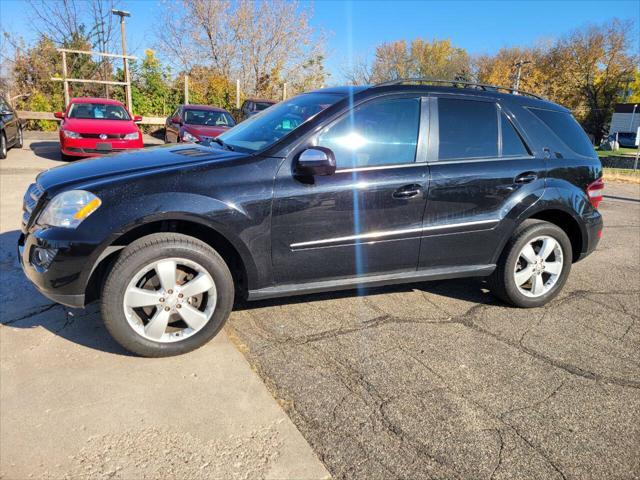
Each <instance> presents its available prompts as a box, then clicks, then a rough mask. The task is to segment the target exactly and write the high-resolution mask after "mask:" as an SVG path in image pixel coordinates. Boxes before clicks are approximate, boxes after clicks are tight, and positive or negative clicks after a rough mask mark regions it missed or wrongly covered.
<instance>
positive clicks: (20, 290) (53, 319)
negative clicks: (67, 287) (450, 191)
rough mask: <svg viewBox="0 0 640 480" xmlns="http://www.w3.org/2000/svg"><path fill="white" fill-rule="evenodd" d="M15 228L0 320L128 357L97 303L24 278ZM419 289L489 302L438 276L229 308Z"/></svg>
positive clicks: (478, 291)
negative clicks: (81, 304)
mask: <svg viewBox="0 0 640 480" xmlns="http://www.w3.org/2000/svg"><path fill="white" fill-rule="evenodd" d="M19 236H20V232H19V231H18V230H12V231H9V232H4V233H2V234H0V271H1V273H2V275H0V298H2V302H0V324H2V325H4V326H8V327H12V328H19V329H33V328H38V327H41V328H44V329H46V330H48V331H49V332H51V333H53V334H54V335H56V336H59V337H61V338H64V339H65V340H67V341H70V342H73V343H76V344H79V345H82V346H85V347H88V348H92V349H95V350H100V351H103V352H107V353H113V354H117V355H127V356H131V355H132V354H130V353H129V352H127V351H126V350H125V349H124V348H122V347H120V345H118V344H117V343H116V342H115V341H114V340H113V339H112V338H111V336H110V335H109V332H108V331H107V330H106V328H105V327H104V324H103V322H102V319H101V316H100V307H99V302H93V303H91V304H89V305H88V306H87V307H86V308H85V309H73V308H69V307H65V306H63V305H60V304H57V303H55V302H52V301H51V300H49V299H48V298H46V297H44V296H43V295H42V294H41V293H40V292H38V291H37V289H36V288H35V287H34V286H33V284H32V283H31V282H30V281H29V280H28V279H27V278H26V276H25V275H24V273H23V272H22V269H21V268H20V264H19V261H18V255H17V243H18V238H19ZM415 290H419V291H423V292H426V293H431V294H435V295H440V296H443V297H450V298H456V299H460V300H464V301H468V302H473V303H492V302H494V301H495V300H494V298H493V296H492V295H491V294H490V293H489V292H488V290H487V287H486V282H485V281H484V280H483V279H479V278H466V279H456V280H439V281H432V282H421V283H414V284H404V285H389V286H383V287H375V288H361V289H353V290H342V291H338V292H326V293H315V294H309V295H300V296H295V297H285V298H275V299H269V300H259V301H253V302H248V301H246V300H238V301H236V304H235V305H234V309H235V310H254V309H259V308H265V307H273V306H286V305H294V304H300V303H307V302H318V301H324V300H336V299H344V298H353V297H359V296H368V297H372V296H377V295H387V294H392V293H402V292H411V291H415Z"/></svg>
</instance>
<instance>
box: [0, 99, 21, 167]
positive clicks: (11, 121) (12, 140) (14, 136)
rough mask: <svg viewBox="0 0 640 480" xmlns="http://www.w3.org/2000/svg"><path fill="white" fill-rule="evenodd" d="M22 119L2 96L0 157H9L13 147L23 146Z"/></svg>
mask: <svg viewBox="0 0 640 480" xmlns="http://www.w3.org/2000/svg"><path fill="white" fill-rule="evenodd" d="M22 129H23V125H22V121H21V120H20V119H19V118H18V114H17V113H16V111H15V110H14V109H13V108H11V105H9V102H7V101H6V100H5V98H4V97H0V159H4V158H7V151H8V150H9V149H10V148H11V147H16V148H22V144H23V143H24V140H23V136H22Z"/></svg>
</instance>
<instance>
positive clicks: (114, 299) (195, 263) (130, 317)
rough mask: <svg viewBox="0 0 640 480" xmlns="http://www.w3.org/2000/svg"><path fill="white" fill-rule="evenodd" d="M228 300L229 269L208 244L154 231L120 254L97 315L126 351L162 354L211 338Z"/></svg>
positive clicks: (225, 314)
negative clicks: (100, 316)
mask: <svg viewBox="0 0 640 480" xmlns="http://www.w3.org/2000/svg"><path fill="white" fill-rule="evenodd" d="M233 300H234V284H233V279H232V276H231V272H230V271H229V268H228V267H227V264H226V263H225V261H224V260H223V259H222V257H221V256H220V255H219V254H218V253H217V252H216V251H215V250H214V249H213V248H211V247H210V246H209V245H207V244H206V243H204V242H202V241H200V240H197V239H195V238H193V237H189V236H186V235H181V234H176V233H157V234H152V235H148V236H146V237H143V238H141V239H139V240H136V241H135V242H133V243H132V244H131V245H129V246H128V247H126V248H125V249H124V251H123V252H122V254H121V255H120V257H119V259H118V261H117V262H116V264H115V265H114V267H113V269H112V270H111V272H110V273H109V275H108V276H107V279H106V281H105V284H104V287H103V290H102V318H103V320H104V323H105V326H106V328H107V330H108V331H109V333H111V335H112V336H113V338H114V339H115V340H116V341H117V342H118V343H119V344H120V345H122V346H123V347H124V348H126V349H127V350H129V351H131V352H133V353H136V354H138V355H142V356H145V357H165V356H171V355H179V354H182V353H186V352H189V351H191V350H194V349H196V348H198V347H201V346H202V345H204V344H205V343H207V342H208V341H209V340H210V339H211V338H213V337H214V336H215V335H216V334H217V333H218V332H219V331H220V329H221V328H222V327H223V325H224V323H225V322H226V320H227V318H228V317H229V314H230V313H231V308H232V307H233Z"/></svg>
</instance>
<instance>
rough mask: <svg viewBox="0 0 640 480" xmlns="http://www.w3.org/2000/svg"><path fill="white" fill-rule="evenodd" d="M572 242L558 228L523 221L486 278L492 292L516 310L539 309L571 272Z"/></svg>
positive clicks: (532, 221)
mask: <svg viewBox="0 0 640 480" xmlns="http://www.w3.org/2000/svg"><path fill="white" fill-rule="evenodd" d="M572 255H573V253H572V250H571V241H570V240H569V237H567V234H566V233H565V232H564V231H563V230H562V229H561V228H560V227H558V226H557V225H554V224H552V223H549V222H545V221H542V220H525V221H524V222H523V223H522V224H521V225H520V226H519V227H518V228H517V229H516V231H515V232H514V234H513V236H512V237H511V239H510V240H509V242H508V243H507V245H506V247H505V248H504V250H503V252H502V255H501V256H500V260H499V261H498V265H497V268H496V270H495V272H494V273H493V275H492V276H491V277H489V285H490V288H491V290H492V292H493V293H494V294H495V295H496V296H498V297H499V298H501V299H502V300H504V301H506V302H507V303H510V304H512V305H514V306H516V307H523V308H531V307H540V306H542V305H544V304H546V303H547V302H549V301H550V300H551V299H553V298H554V297H555V296H556V295H557V294H558V293H559V292H560V290H562V287H563V286H564V283H565V282H566V281H567V277H568V276H569V272H570V271H571V261H572Z"/></svg>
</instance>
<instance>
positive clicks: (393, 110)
mask: <svg viewBox="0 0 640 480" xmlns="http://www.w3.org/2000/svg"><path fill="white" fill-rule="evenodd" d="M419 126H420V99H418V98H395V99H389V100H378V101H372V102H369V103H366V104H365V105H363V106H362V107H358V108H356V109H355V110H354V111H353V113H351V114H349V115H346V116H344V117H343V118H341V119H340V120H338V121H337V122H336V123H335V124H333V125H332V126H330V127H329V128H328V129H326V130H325V131H324V132H322V133H321V134H320V136H319V137H318V145H320V146H323V147H328V148H330V149H331V150H333V153H334V154H335V156H336V167H337V168H338V169H346V168H359V167H373V166H380V165H393V164H401V163H411V162H414V161H415V157H416V145H417V143H418V128H419Z"/></svg>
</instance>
